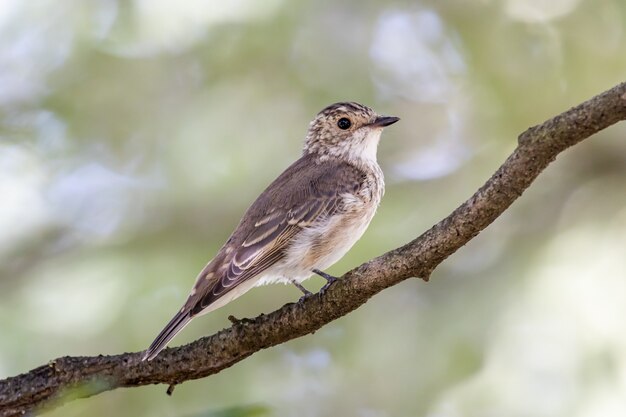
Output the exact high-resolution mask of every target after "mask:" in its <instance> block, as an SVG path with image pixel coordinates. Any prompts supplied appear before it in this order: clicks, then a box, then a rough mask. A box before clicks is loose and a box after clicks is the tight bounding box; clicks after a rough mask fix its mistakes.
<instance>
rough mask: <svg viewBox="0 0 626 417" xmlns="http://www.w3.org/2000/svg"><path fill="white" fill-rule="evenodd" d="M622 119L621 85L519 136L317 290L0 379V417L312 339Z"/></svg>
mask: <svg viewBox="0 0 626 417" xmlns="http://www.w3.org/2000/svg"><path fill="white" fill-rule="evenodd" d="M625 119H626V83H622V84H620V85H617V86H615V87H614V88H612V89H610V90H608V91H606V92H604V93H602V94H600V95H598V96H596V97H594V98H592V99H591V100H588V101H586V102H584V103H582V104H580V105H578V106H576V107H574V108H572V109H570V110H568V111H566V112H564V113H562V114H560V115H558V116H556V117H554V118H552V119H550V120H548V121H546V122H544V123H542V124H540V125H538V126H534V127H532V128H530V129H528V130H527V131H525V132H524V133H522V134H521V135H520V137H519V141H518V142H519V144H518V146H517V148H516V149H515V151H514V152H513V153H512V154H511V155H510V156H509V157H508V158H507V160H506V161H505V162H504V163H503V164H502V166H500V168H499V169H498V170H497V171H496V173H495V174H493V176H492V177H491V178H490V179H489V180H488V181H487V182H486V183H485V185H483V186H482V187H481V188H480V189H479V190H478V191H476V193H475V194H474V195H473V196H472V197H471V198H470V199H469V200H467V201H466V202H465V203H463V204H462V205H461V206H460V207H458V208H457V209H456V210H454V212H453V213H452V214H450V215H449V216H448V217H446V218H445V219H443V220H442V221H441V222H439V223H438V224H436V225H435V226H433V227H432V228H431V229H430V230H428V231H427V232H425V233H423V234H422V235H421V236H419V237H418V238H416V239H415V240H413V241H412V242H410V243H408V244H406V245H404V246H402V247H400V248H397V249H394V250H392V251H390V252H387V253H386V254H384V255H382V256H379V257H377V258H375V259H372V260H371V261H369V262H367V263H365V264H363V265H361V266H359V267H357V268H355V269H353V270H352V271H350V272H348V273H346V274H345V275H344V276H343V279H342V280H340V281H338V282H336V283H335V284H333V285H332V286H331V287H330V288H329V289H328V291H326V292H325V293H324V294H317V295H315V296H312V297H309V298H308V299H306V300H305V301H304V302H302V303H290V304H286V305H284V306H283V307H282V308H280V309H278V310H276V311H274V312H273V313H270V314H267V315H260V316H259V317H256V318H255V319H251V320H245V321H241V322H237V323H235V324H233V325H232V326H231V327H230V328H227V329H223V330H221V331H219V332H218V333H216V334H214V335H212V336H208V337H204V338H202V339H199V340H197V341H195V342H193V343H190V344H188V345H185V346H182V347H177V348H171V349H166V350H164V351H163V352H162V353H161V354H160V355H159V356H158V357H157V358H156V359H155V360H153V361H151V362H141V360H140V358H141V354H140V353H123V354H120V355H114V356H102V355H100V356H92V357H67V356H66V357H62V358H59V359H55V360H53V361H51V362H50V363H48V364H47V365H44V366H41V367H39V368H36V369H34V370H32V371H30V372H28V373H25V374H22V375H18V376H16V377H12V378H8V379H5V380H2V381H0V416H3V417H5V416H17V415H23V414H25V413H31V412H37V411H41V410H45V409H49V408H54V407H57V406H59V405H61V404H62V403H64V402H66V401H69V400H70V399H74V398H81V397H89V396H92V395H96V394H98V393H100V392H103V391H107V390H112V389H115V388H118V387H135V386H140V385H147V384H159V383H163V384H170V385H172V386H173V385H176V384H179V383H181V382H184V381H187V380H191V379H197V378H203V377H205V376H208V375H212V374H215V373H217V372H219V371H221V370H222V369H225V368H228V367H230V366H231V365H233V364H235V363H237V362H239V361H241V360H243V359H245V358H247V357H248V356H250V355H252V354H253V353H255V352H257V351H259V350H261V349H265V348H268V347H271V346H275V345H278V344H280V343H283V342H286V341H288V340H291V339H294V338H297V337H300V336H304V335H307V334H309V333H313V332H315V331H316V330H318V329H319V328H321V327H322V326H324V325H325V324H328V323H330V322H331V321H333V320H335V319H337V318H339V317H342V316H344V315H346V314H348V313H349V312H351V311H353V310H355V309H356V308H358V307H359V306H361V305H363V304H364V303H365V302H366V301H367V300H368V299H369V298H370V297H372V296H373V295H375V294H377V293H378V292H380V291H382V290H383V289H385V288H387V287H390V286H392V285H395V284H397V283H399V282H401V281H403V280H405V279H407V278H410V277H422V278H423V279H425V280H428V277H429V276H430V273H431V272H432V271H433V270H434V269H435V268H436V267H437V266H438V265H439V264H440V263H441V262H442V261H443V260H445V259H446V258H447V257H448V256H450V255H451V254H452V253H454V252H455V251H456V250H457V249H459V248H460V247H461V246H463V245H465V244H466V243H467V242H468V241H470V240H471V239H472V238H473V237H474V236H476V235H477V234H478V233H479V232H480V231H482V230H483V229H485V228H486V227H487V226H488V225H489V224H490V223H491V222H493V221H494V220H495V219H496V218H497V217H498V216H500V215H501V214H502V213H503V212H504V211H505V210H506V209H507V208H508V207H509V206H510V205H511V204H512V203H513V202H514V201H515V200H516V199H517V198H518V197H519V196H520V195H521V194H522V192H523V191H524V190H525V189H526V188H528V187H529V186H530V184H531V183H532V182H533V181H534V179H535V178H537V176H538V175H539V173H541V171H543V169H544V168H545V167H546V166H548V164H549V163H550V162H552V161H553V160H554V159H555V158H556V156H557V155H558V154H559V153H561V152H562V151H564V150H565V149H567V148H569V147H570V146H573V145H575V144H577V143H578V142H580V141H582V140H583V139H586V138H588V137H589V136H591V135H593V134H594V133H596V132H598V131H600V130H602V129H605V128H607V127H609V126H611V125H612V124H614V123H616V122H618V121H620V120H625ZM170 388H171V387H170Z"/></svg>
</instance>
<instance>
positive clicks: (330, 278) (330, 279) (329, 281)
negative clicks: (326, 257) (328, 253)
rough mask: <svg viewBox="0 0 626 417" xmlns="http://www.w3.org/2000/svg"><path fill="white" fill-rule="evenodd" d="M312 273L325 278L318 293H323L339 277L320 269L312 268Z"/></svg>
mask: <svg viewBox="0 0 626 417" xmlns="http://www.w3.org/2000/svg"><path fill="white" fill-rule="evenodd" d="M313 273H314V274H317V275H319V276H320V277H322V278H324V279H325V280H326V284H324V286H323V287H322V289H320V294H324V293H325V292H326V290H327V289H328V288H329V287H330V286H331V285H332V284H333V282H335V281H337V280H338V279H339V278H337V277H334V276H332V275H330V274H327V273H326V272H324V271H320V270H319V269H314V270H313Z"/></svg>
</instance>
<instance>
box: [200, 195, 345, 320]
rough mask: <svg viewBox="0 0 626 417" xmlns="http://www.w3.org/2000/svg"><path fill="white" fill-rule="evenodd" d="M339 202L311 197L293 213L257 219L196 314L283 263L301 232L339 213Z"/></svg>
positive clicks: (278, 211)
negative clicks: (282, 260) (289, 248)
mask: <svg viewBox="0 0 626 417" xmlns="http://www.w3.org/2000/svg"><path fill="white" fill-rule="evenodd" d="M338 201H339V197H338V196H337V195H325V196H309V198H307V199H306V200H305V201H303V202H302V204H300V205H298V206H296V207H293V208H292V209H290V210H282V209H274V210H272V211H270V212H269V213H267V214H265V215H264V216H263V217H261V218H260V219H259V220H257V221H256V222H255V223H254V228H253V229H252V230H251V232H250V233H249V234H248V235H247V236H246V238H245V240H244V241H243V242H242V243H241V244H240V245H239V246H238V247H236V248H233V249H231V253H232V256H230V257H227V258H226V259H225V262H224V263H223V264H222V266H221V271H223V272H222V273H221V274H220V277H219V280H217V281H216V282H215V284H214V285H213V286H212V287H211V288H207V291H205V293H204V294H203V296H202V298H200V299H199V300H198V302H197V303H196V304H195V305H194V307H193V308H192V312H193V313H194V314H197V313H199V312H200V311H202V310H203V309H205V308H206V307H208V306H209V305H210V304H212V303H213V302H214V301H215V300H217V299H218V298H220V297H221V296H223V295H224V294H226V293H227V292H228V291H230V290H231V289H233V288H235V287H236V286H237V285H239V284H241V283H242V282H244V281H246V280H248V279H250V278H252V277H255V276H257V275H259V274H260V273H261V272H263V271H265V270H266V269H267V268H269V267H270V266H272V265H274V264H275V263H276V262H278V261H280V260H281V259H282V258H283V257H284V256H285V252H286V249H287V247H288V246H289V244H290V243H291V242H292V239H293V238H294V237H295V236H296V235H297V234H298V233H299V232H300V231H302V230H303V229H306V228H307V227H311V226H312V225H314V224H315V223H316V222H318V221H320V220H322V219H323V218H327V217H329V216H332V215H333V214H335V213H336V212H337V210H338V208H339V207H340V205H339V204H338ZM218 271H220V269H219V268H218Z"/></svg>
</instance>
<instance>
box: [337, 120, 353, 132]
mask: <svg viewBox="0 0 626 417" xmlns="http://www.w3.org/2000/svg"><path fill="white" fill-rule="evenodd" d="M350 126H352V122H351V121H350V119H348V118H345V117H342V118H341V119H339V120H338V121H337V127H338V128H339V129H341V130H346V129H350Z"/></svg>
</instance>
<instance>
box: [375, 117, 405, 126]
mask: <svg viewBox="0 0 626 417" xmlns="http://www.w3.org/2000/svg"><path fill="white" fill-rule="evenodd" d="M398 120H400V118H399V117H394V116H378V117H377V118H376V120H374V121H373V122H372V123H370V126H377V127H386V126H389V125H392V124H394V123H395V122H397V121H398Z"/></svg>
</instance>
